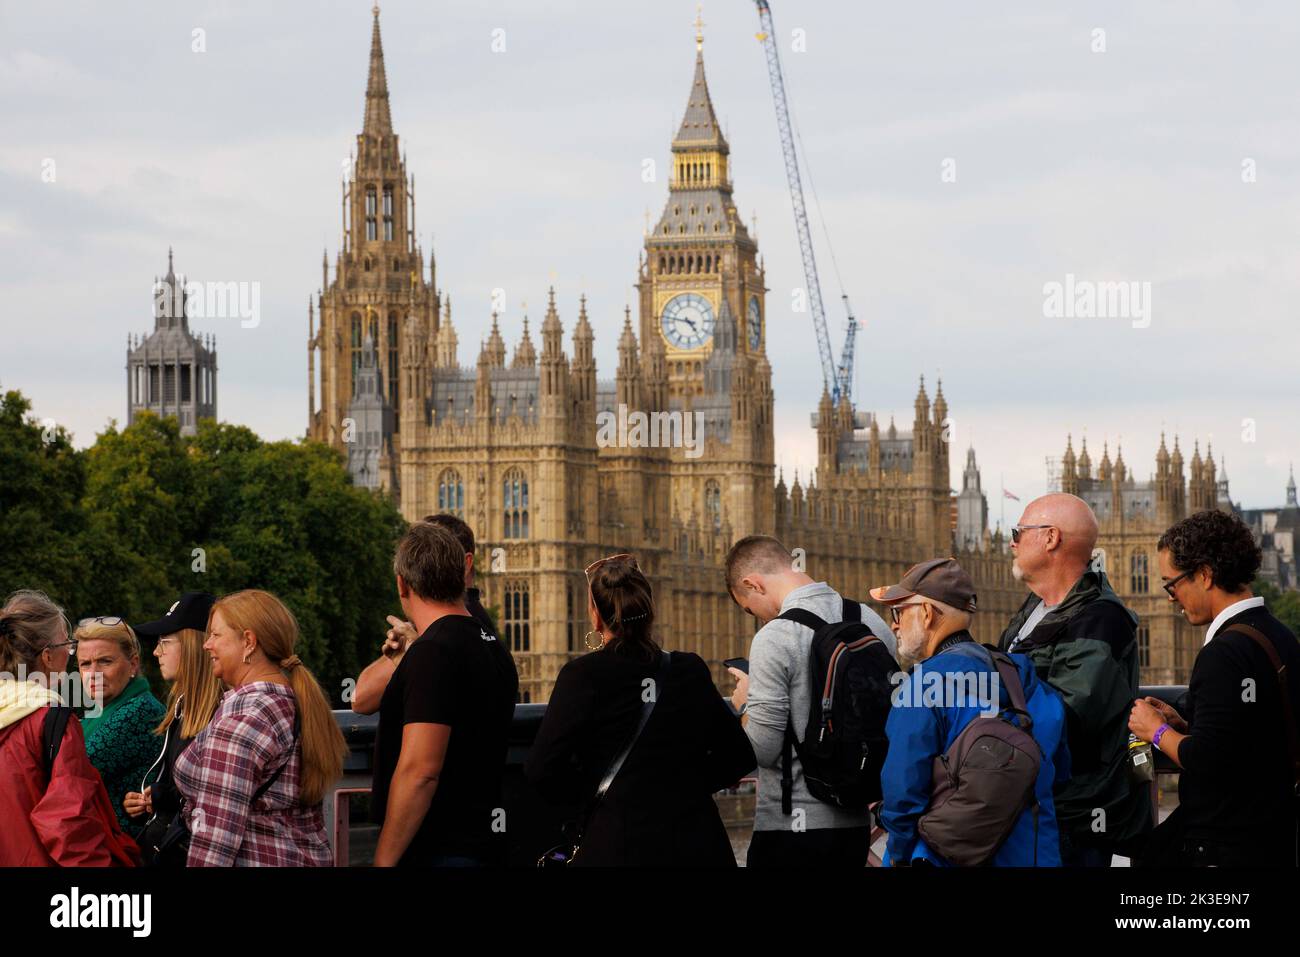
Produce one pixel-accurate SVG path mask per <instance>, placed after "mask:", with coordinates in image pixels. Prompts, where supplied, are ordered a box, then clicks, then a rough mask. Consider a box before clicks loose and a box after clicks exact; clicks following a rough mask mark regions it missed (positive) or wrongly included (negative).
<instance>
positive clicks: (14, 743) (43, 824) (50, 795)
mask: <svg viewBox="0 0 1300 957" xmlns="http://www.w3.org/2000/svg"><path fill="white" fill-rule="evenodd" d="M48 710H49V709H48V708H41V709H40V710H38V711H35V712H33V713H32V714H29V715H28V716H27V717H25V718H23V719H21V720H20V721H17V722H15V723H13V724H11V725H7V726H6V727H3V728H0V821H3V822H4V826H3V827H0V867H55V866H64V867H107V866H110V865H118V866H125V867H133V866H134V865H135V864H136V862H137V861H138V860H139V857H140V851H139V848H138V847H136V844H135V841H133V840H131V838H129V837H127V836H126V834H124V833H123V832H122V829H121V827H120V826H119V825H118V823H117V818H116V816H115V815H114V814H113V805H112V804H111V802H110V801H109V797H108V792H107V791H105V790H104V782H103V779H101V778H100V776H99V772H98V771H96V770H95V768H94V766H93V765H92V764H91V763H90V760H89V759H88V758H87V757H86V741H85V738H83V737H82V734H81V722H80V721H77V720H76V719H75V718H74V719H72V720H70V721H69V722H68V727H67V730H66V731H65V732H64V734H63V744H62V746H61V747H60V748H59V755H58V757H57V758H55V760H54V773H53V774H52V775H51V777H50V780H49V781H48V782H47V781H46V779H45V766H44V762H43V761H42V760H41V730H42V727H43V725H44V722H45V713H46V712H47V711H48Z"/></svg>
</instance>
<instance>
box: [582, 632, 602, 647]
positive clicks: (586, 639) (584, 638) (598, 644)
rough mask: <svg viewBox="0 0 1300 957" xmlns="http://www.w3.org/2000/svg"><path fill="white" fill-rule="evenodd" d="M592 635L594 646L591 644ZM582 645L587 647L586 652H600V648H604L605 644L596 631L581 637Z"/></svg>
mask: <svg viewBox="0 0 1300 957" xmlns="http://www.w3.org/2000/svg"><path fill="white" fill-rule="evenodd" d="M592 635H595V636H596V643H595V644H594V645H593V644H592V643H591V636H592ZM582 643H583V644H584V645H586V646H587V650H588V651H600V649H601V648H603V647H605V642H604V641H602V640H601V639H600V632H598V631H589V632H587V633H586V634H585V635H583V636H582Z"/></svg>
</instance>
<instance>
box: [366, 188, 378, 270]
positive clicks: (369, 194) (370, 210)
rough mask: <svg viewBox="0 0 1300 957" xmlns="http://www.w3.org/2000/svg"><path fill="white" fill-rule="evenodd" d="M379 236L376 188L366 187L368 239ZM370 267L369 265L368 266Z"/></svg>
mask: <svg viewBox="0 0 1300 957" xmlns="http://www.w3.org/2000/svg"><path fill="white" fill-rule="evenodd" d="M375 238H377V233H376V227H375V188H374V187H373V186H368V187H366V239H375ZM366 268H367V269H369V268H370V267H369V266H366Z"/></svg>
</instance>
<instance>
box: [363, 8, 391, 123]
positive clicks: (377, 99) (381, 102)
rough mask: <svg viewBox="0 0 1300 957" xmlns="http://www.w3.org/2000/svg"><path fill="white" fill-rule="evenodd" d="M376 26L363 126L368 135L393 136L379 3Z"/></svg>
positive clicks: (371, 35)
mask: <svg viewBox="0 0 1300 957" xmlns="http://www.w3.org/2000/svg"><path fill="white" fill-rule="evenodd" d="M371 12H372V13H373V14H374V17H375V22H374V28H373V30H372V31H371V34H370V74H369V76H368V78H367V80H366V116H365V123H364V125H363V127H362V129H363V132H364V133H365V134H366V135H367V136H376V137H380V136H391V135H392V132H393V118H392V115H391V114H390V113H389V111H388V78H387V77H386V76H385V74H384V44H383V41H382V40H380V38H379V4H375V6H374V9H373V10H372V11H371Z"/></svg>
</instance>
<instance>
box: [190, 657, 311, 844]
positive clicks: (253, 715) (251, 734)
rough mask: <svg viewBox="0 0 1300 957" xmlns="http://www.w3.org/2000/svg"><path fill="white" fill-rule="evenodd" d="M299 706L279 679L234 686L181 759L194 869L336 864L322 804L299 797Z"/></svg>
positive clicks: (300, 753)
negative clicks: (260, 792)
mask: <svg viewBox="0 0 1300 957" xmlns="http://www.w3.org/2000/svg"><path fill="white" fill-rule="evenodd" d="M295 707H296V706H295V702H294V696H293V691H292V689H290V688H288V687H287V686H285V685H281V684H277V683H275V682H273V681H254V682H250V683H249V684H246V685H242V686H240V687H238V688H234V689H232V690H231V691H228V692H226V695H225V697H223V698H222V700H221V707H219V708H218V709H217V713H216V714H215V715H214V716H213V718H212V721H211V722H210V723H209V724H208V726H207V727H206V728H204V729H203V731H201V732H200V733H199V735H198V736H197V737H196V738H195V739H194V743H193V744H191V745H190V746H189V747H188V748H186V749H185V751H184V752H183V753H182V754H181V756H180V757H179V758H178V759H177V761H176V770H175V778H176V787H177V789H178V790H179V791H180V793H181V796H182V798H183V799H184V805H183V809H182V813H183V814H184V815H185V822H186V824H187V825H188V826H189V829H190V834H191V838H190V853H189V859H188V861H187V864H188V865H189V866H190V867H230V866H232V865H233V866H235V867H329V866H331V865H332V864H333V863H334V855H333V851H332V850H331V849H330V843H329V837H328V835H327V834H326V832H325V817H324V815H323V813H322V811H321V804H319V803H318V804H314V805H312V806H311V807H303V806H302V805H301V804H300V803H299V797H298V787H299V776H300V774H301V767H302V748H301V746H300V745H299V743H298V742H297V741H295V739H294V733H293V725H294V713H295ZM286 756H287V757H286ZM286 760H287V762H288V763H287V764H285V762H286ZM281 765H284V771H283V772H282V773H281V774H280V776H279V778H278V779H276V781H275V783H274V784H272V785H271V787H270V788H269V789H268V790H267V791H266V793H265V794H263V795H262V796H261V797H259V798H258V799H257V802H256V804H254V803H253V792H254V791H256V790H257V789H258V787H259V786H260V785H261V784H263V783H264V782H265V781H266V780H267V778H269V777H270V776H271V775H272V774H274V773H275V770H276V768H278V767H280V766H281Z"/></svg>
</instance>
